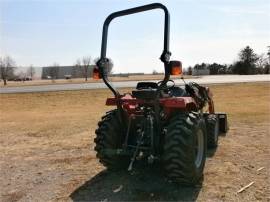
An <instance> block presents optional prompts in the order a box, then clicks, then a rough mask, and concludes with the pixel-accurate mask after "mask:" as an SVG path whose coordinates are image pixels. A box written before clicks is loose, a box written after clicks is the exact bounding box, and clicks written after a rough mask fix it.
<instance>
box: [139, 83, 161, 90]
mask: <svg viewBox="0 0 270 202" xmlns="http://www.w3.org/2000/svg"><path fill="white" fill-rule="evenodd" d="M148 88H152V89H157V88H158V84H157V83H155V82H139V83H137V86H136V89H138V90H141V89H148Z"/></svg>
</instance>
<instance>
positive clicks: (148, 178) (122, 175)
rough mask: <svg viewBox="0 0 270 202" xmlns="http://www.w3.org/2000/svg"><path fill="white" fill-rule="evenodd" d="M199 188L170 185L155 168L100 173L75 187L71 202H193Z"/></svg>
mask: <svg viewBox="0 0 270 202" xmlns="http://www.w3.org/2000/svg"><path fill="white" fill-rule="evenodd" d="M200 189H201V186H198V187H187V186H180V185H177V184H174V183H171V182H170V181H168V180H167V179H165V178H164V177H163V176H162V175H161V174H160V172H159V171H158V170H157V169H151V168H144V169H143V168H137V169H136V170H134V171H133V172H132V173H129V172H127V171H118V172H108V171H106V170H105V171H102V172H100V173H99V174H97V175H96V176H94V177H93V178H91V179H89V180H88V181H87V182H85V184H83V185H82V186H81V187H79V188H77V189H76V190H75V191H74V192H73V193H72V194H71V195H70V197H71V198H72V199H73V201H176V200H177V201H196V199H197V197H198V194H199V192H200Z"/></svg>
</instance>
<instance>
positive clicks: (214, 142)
mask: <svg viewBox="0 0 270 202" xmlns="http://www.w3.org/2000/svg"><path fill="white" fill-rule="evenodd" d="M206 127H207V146H208V148H216V147H217V146H218V135H219V122H218V117H217V115H215V114H209V115H208V116H207V117H206Z"/></svg>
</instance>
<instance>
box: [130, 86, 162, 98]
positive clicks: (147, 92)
mask: <svg viewBox="0 0 270 202" xmlns="http://www.w3.org/2000/svg"><path fill="white" fill-rule="evenodd" d="M156 93H157V89H151V88H149V89H142V90H133V91H132V95H133V96H134V97H135V98H137V99H142V100H153V99H155V98H156Z"/></svg>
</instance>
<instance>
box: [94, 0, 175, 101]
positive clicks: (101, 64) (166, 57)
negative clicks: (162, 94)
mask: <svg viewBox="0 0 270 202" xmlns="http://www.w3.org/2000/svg"><path fill="white" fill-rule="evenodd" d="M153 9H162V10H163V11H164V14H165V20H164V47H163V52H162V54H161V56H160V60H161V61H162V62H163V63H164V68H165V76H164V79H163V81H162V83H161V86H164V85H166V83H167V81H168V80H169V78H170V69H169V62H170V56H171V53H170V51H169V42H170V36H169V35H170V14H169V11H168V9H167V8H166V7H165V6H164V5H163V4H160V3H153V4H148V5H144V6H139V7H135V8H130V9H127V10H122V11H118V12H115V13H112V14H110V15H109V16H108V17H107V18H106V20H105V22H104V24H103V31H102V43H101V54H100V59H99V60H98V61H97V64H96V65H97V66H98V68H99V71H100V73H101V77H102V79H103V81H104V83H105V84H106V85H107V86H108V88H109V89H110V90H111V91H112V92H113V94H114V95H115V97H119V96H120V94H119V92H118V91H117V90H116V89H115V88H114V87H113V86H112V85H111V84H110V82H109V81H108V75H107V73H108V72H107V71H106V70H105V67H106V66H107V65H108V63H109V59H108V58H106V52H107V38H108V28H109V25H110V23H111V21H112V20H113V19H114V18H117V17H121V16H125V15H131V14H134V13H139V12H144V11H148V10H153Z"/></svg>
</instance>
